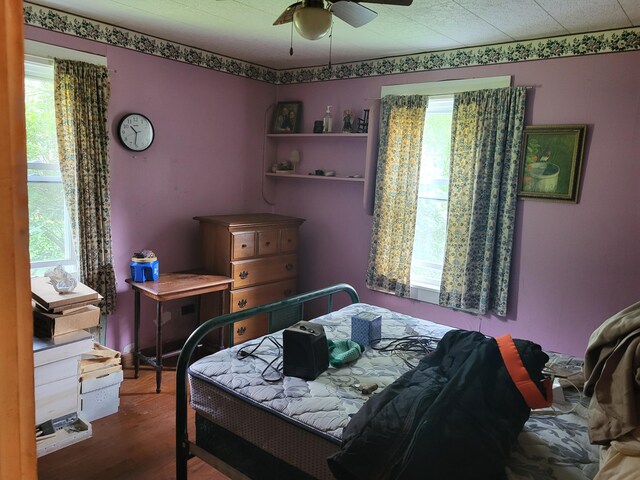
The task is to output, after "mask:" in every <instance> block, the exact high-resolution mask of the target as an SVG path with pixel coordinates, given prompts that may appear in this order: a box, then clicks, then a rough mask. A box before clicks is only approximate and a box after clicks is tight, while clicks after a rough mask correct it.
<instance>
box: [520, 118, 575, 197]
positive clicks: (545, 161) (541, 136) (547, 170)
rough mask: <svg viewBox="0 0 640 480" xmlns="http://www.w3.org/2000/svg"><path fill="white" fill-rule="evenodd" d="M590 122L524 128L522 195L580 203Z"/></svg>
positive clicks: (521, 162) (521, 168)
mask: <svg viewBox="0 0 640 480" xmlns="http://www.w3.org/2000/svg"><path fill="white" fill-rule="evenodd" d="M586 133H587V126H586V125H531V126H527V127H525V128H524V136H523V139H522V150H521V156H520V174H519V177H518V196H520V197H525V198H535V199H541V200H554V201H565V202H573V203H578V194H579V191H580V180H581V173H582V158H583V155H584V141H585V137H586Z"/></svg>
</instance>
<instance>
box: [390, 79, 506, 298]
mask: <svg viewBox="0 0 640 480" xmlns="http://www.w3.org/2000/svg"><path fill="white" fill-rule="evenodd" d="M509 86H511V76H500V77H484V78H469V79H463V80H444V81H439V82H428V83H406V84H400V85H384V86H383V87H382V89H381V92H380V96H381V97H385V96H387V95H427V96H429V97H436V96H443V95H453V94H456V93H462V92H470V91H475V90H485V89H494V88H505V87H509ZM410 297H411V298H413V299H415V300H419V301H422V302H428V303H435V304H438V303H439V297H440V289H439V288H434V287H433V286H431V285H426V284H419V283H415V284H414V283H413V282H412V283H411V285H410Z"/></svg>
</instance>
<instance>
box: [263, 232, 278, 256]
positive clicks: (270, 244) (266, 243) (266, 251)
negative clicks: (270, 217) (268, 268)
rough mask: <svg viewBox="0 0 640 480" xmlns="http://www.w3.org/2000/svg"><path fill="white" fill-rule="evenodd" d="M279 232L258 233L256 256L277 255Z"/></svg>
mask: <svg viewBox="0 0 640 480" xmlns="http://www.w3.org/2000/svg"><path fill="white" fill-rule="evenodd" d="M279 236H280V230H277V229H271V230H261V231H259V232H258V255H259V256H264V255H273V254H274V253H278V239H279Z"/></svg>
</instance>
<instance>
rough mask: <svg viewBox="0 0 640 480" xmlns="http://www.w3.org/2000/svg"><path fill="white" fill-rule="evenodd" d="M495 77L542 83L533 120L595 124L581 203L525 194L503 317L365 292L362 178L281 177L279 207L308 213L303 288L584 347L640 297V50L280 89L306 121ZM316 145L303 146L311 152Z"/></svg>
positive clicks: (532, 101)
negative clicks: (383, 91)
mask: <svg viewBox="0 0 640 480" xmlns="http://www.w3.org/2000/svg"><path fill="white" fill-rule="evenodd" d="M495 75H512V76H513V79H514V82H513V83H514V84H515V85H532V86H535V89H533V90H530V91H529V97H528V102H527V122H526V123H527V124H528V125H543V124H568V123H580V124H587V125H588V134H587V144H586V152H585V161H584V165H583V182H582V189H581V196H580V202H579V203H578V204H577V205H576V204H564V203H552V202H544V201H532V200H526V201H525V200H521V201H519V202H518V215H517V230H516V240H515V253H514V259H513V269H512V277H511V278H512V283H511V285H512V291H511V295H510V307H509V315H508V317H507V318H506V319H500V318H497V317H494V316H484V317H477V316H473V315H469V314H466V313H460V312H454V311H451V310H448V309H443V308H441V307H438V306H435V305H431V304H428V303H422V302H416V301H414V300H410V299H400V298H396V297H393V296H391V295H386V294H382V293H377V292H373V291H370V290H368V289H367V288H366V287H365V275H366V268H367V260H368V250H369V245H370V234H371V225H372V217H369V216H367V215H366V214H365V212H364V210H363V207H362V195H363V187H362V185H360V184H341V183H329V182H319V181H312V180H306V179H299V180H295V179H276V180H274V181H273V182H277V185H273V186H272V188H273V195H274V199H275V202H276V204H277V205H276V211H277V212H278V213H283V214H292V215H296V216H300V217H303V218H306V219H307V221H306V222H305V224H303V227H302V242H301V243H302V249H303V255H302V261H301V269H302V277H301V282H300V283H301V289H302V290H309V289H313V288H316V287H320V286H324V285H327V284H332V283H337V282H342V281H346V282H348V283H351V284H352V285H353V286H354V287H356V289H357V290H358V292H359V294H360V296H361V299H362V300H363V301H365V302H368V303H374V304H377V305H381V306H385V307H388V308H392V309H394V310H398V311H401V312H404V313H408V314H411V315H415V316H418V317H422V318H427V319H430V320H434V321H436V322H440V323H445V324H449V325H453V326H456V327H461V328H467V329H473V330H480V331H482V332H484V333H486V334H489V335H498V334H502V333H504V332H509V333H511V334H512V335H513V336H516V337H520V338H528V339H531V340H534V341H536V342H538V343H540V344H541V345H542V346H543V347H544V348H546V349H550V350H556V351H563V352H568V353H572V354H575V355H579V356H582V355H583V354H584V350H585V348H586V345H587V342H588V338H589V335H590V334H591V332H592V331H593V330H594V329H595V328H596V327H597V326H598V325H600V323H602V321H604V320H605V319H606V318H608V317H609V316H611V315H612V314H614V313H616V312H617V311H619V310H621V309H623V308H624V307H626V306H628V305H630V304H632V303H634V302H637V301H638V300H639V299H640V298H639V297H640V294H639V292H638V286H639V285H640V249H639V248H638V239H639V238H640V209H639V208H638V205H640V188H639V187H638V179H640V155H639V154H638V151H639V147H638V145H639V141H640V135H639V134H640V121H639V117H640V89H638V85H640V52H633V53H619V54H608V55H597V56H590V57H580V58H568V59H555V60H546V61H534V62H527V63H521V64H511V65H500V66H489V67H473V68H464V69H463V68H461V69H454V70H446V71H439V72H430V73H416V74H406V75H395V76H387V77H375V78H367V79H353V80H339V81H330V82H323V83H314V84H303V85H287V86H281V87H279V88H278V97H279V99H281V100H301V101H303V102H304V109H305V123H306V129H307V131H309V130H310V128H311V125H312V120H313V119H314V118H315V119H319V118H321V117H322V114H323V112H324V105H325V104H333V105H334V106H337V110H338V111H341V110H342V109H343V108H348V107H351V106H353V107H358V108H359V109H362V108H364V107H365V106H366V105H367V100H366V99H369V98H375V97H379V95H380V86H381V85H386V84H400V83H415V82H427V81H437V80H445V79H459V78H471V77H485V76H495ZM359 111H361V110H359ZM315 148H316V147H315V146H313V145H306V146H305V147H304V148H302V155H303V158H304V156H305V154H306V155H307V156H309V155H312V152H313V151H314V149H315ZM322 148H325V147H322ZM336 150H338V151H340V153H339V155H340V156H341V157H343V156H346V157H350V158H352V159H359V158H360V157H361V155H362V146H361V145H359V144H358V145H356V144H354V143H353V142H351V143H349V144H344V143H340V144H339V145H336ZM325 154H326V153H325ZM358 161H359V160H358ZM301 165H302V166H303V167H304V165H305V163H304V161H303V163H302V164H301ZM303 169H304V168H303Z"/></svg>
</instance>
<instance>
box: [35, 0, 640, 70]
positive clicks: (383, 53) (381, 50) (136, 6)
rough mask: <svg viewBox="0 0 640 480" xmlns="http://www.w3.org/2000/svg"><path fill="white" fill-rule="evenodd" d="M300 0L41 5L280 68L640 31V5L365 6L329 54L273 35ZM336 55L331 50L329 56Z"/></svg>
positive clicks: (631, 1)
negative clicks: (372, 15) (367, 17)
mask: <svg viewBox="0 0 640 480" xmlns="http://www.w3.org/2000/svg"><path fill="white" fill-rule="evenodd" d="M293 1H294V0H100V1H95V0H91V1H87V0H38V1H37V2H34V3H36V4H38V5H42V6H45V7H50V8H53V9H56V10H62V11H64V12H68V13H71V14H75V15H80V16H83V17H86V18H90V19H94V20H98V21H100V22H104V23H109V24H111V25H115V26H119V27H123V28H126V29H130V30H135V31H138V32H140V33H145V34H148V35H152V36H155V37H159V38H162V39H166V40H171V41H174V42H178V43H182V44H184V45H188V46H192V47H197V48H200V49H203V50H207V51H209V52H213V53H217V54H220V55H224V56H228V57H233V58H237V59H240V60H244V61H247V62H251V63H254V64H257V65H263V66H266V67H271V68H275V69H288V68H296V67H308V66H317V65H324V64H327V63H328V62H329V55H330V52H331V62H332V63H343V62H354V61H359V60H369V59H375V58H380V57H388V56H396V55H408V54H413V53H420V52H429V51H434V50H446V49H453V48H462V47H471V46H479V45H489V44H496V43H504V42H513V41H523V40H530V39H536V38H546V37H552V36H558V35H570V34H578V33H586V32H596V31H600V30H611V29H617V28H628V27H634V26H639V25H640V0H414V1H413V5H411V6H410V7H400V6H387V5H379V4H373V3H369V4H367V3H366V2H362V3H363V4H364V5H365V6H367V7H369V8H371V9H373V10H375V11H376V12H378V16H377V18H376V19H375V20H373V21H372V22H370V23H369V24H367V25H365V26H363V27H360V28H357V29H356V28H353V27H351V26H349V25H347V24H346V23H344V22H342V21H341V20H339V19H337V18H336V19H335V22H334V28H333V38H332V45H330V39H329V36H328V35H327V36H326V37H325V38H322V39H320V40H316V41H310V40H305V39H303V38H302V37H300V36H299V35H298V34H297V33H295V32H294V33H293V52H294V53H293V56H290V55H289V47H290V42H291V24H287V25H279V26H273V25H272V23H273V22H274V20H275V19H276V18H277V17H278V16H279V15H280V13H282V11H283V10H284V9H285V8H286V7H287V6H288V5H290V4H291V3H293ZM330 47H331V50H330Z"/></svg>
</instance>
